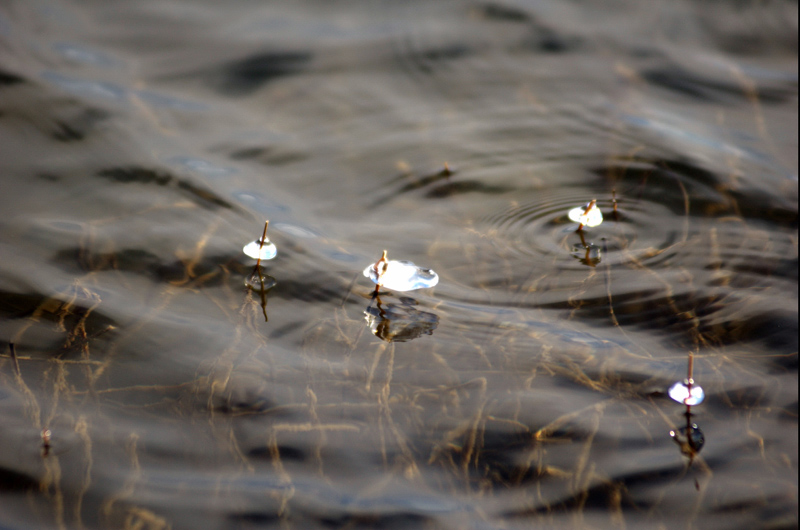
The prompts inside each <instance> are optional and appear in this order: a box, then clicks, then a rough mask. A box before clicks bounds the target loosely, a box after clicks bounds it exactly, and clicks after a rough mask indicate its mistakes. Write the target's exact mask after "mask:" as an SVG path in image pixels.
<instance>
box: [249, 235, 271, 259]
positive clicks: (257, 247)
mask: <svg viewBox="0 0 800 530" xmlns="http://www.w3.org/2000/svg"><path fill="white" fill-rule="evenodd" d="M242 250H243V251H244V253H245V254H247V255H248V256H249V257H251V258H253V259H259V258H261V259H272V258H274V257H275V256H276V255H277V254H278V248H277V247H276V246H275V244H274V243H272V241H270V240H269V238H267V239H265V240H264V245H261V240H260V239H256V240H255V241H253V242H252V243H248V244H246V245H245V246H244V248H243V249H242Z"/></svg>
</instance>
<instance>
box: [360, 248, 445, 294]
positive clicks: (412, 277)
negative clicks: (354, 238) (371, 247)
mask: <svg viewBox="0 0 800 530" xmlns="http://www.w3.org/2000/svg"><path fill="white" fill-rule="evenodd" d="M364 276H366V277H367V278H369V279H370V280H372V281H373V282H374V283H376V284H377V285H379V286H384V287H386V288H387V289H393V290H395V291H413V290H414V289H424V288H426V287H433V286H434V285H436V284H437V283H439V275H437V274H436V273H435V272H433V271H432V270H431V269H423V268H420V267H417V266H416V265H414V264H413V263H411V262H410V261H396V260H391V261H388V260H387V259H386V251H384V252H383V257H382V258H381V259H379V260H378V261H377V262H375V263H373V264H372V265H370V266H368V267H367V268H366V269H364Z"/></svg>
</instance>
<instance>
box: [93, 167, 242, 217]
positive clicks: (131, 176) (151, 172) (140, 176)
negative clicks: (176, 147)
mask: <svg viewBox="0 0 800 530" xmlns="http://www.w3.org/2000/svg"><path fill="white" fill-rule="evenodd" d="M97 176H98V177H102V178H105V179H108V180H112V181H114V182H120V183H123V184H131V183H138V184H155V185H157V186H170V185H173V184H174V185H175V187H176V188H177V190H178V191H179V192H180V193H183V194H184V195H188V196H189V198H190V199H192V200H193V201H194V202H196V203H198V204H199V205H200V206H203V207H205V208H209V209H213V208H217V207H221V208H233V205H232V204H231V203H229V202H228V201H226V200H224V199H223V198H222V197H220V196H218V195H216V194H215V193H214V192H212V191H211V190H207V189H203V188H200V187H199V186H197V185H196V184H192V183H191V182H189V181H187V180H185V179H179V178H177V177H175V176H173V175H172V174H170V173H168V172H166V171H159V170H156V169H150V168H146V167H140V166H124V167H113V168H108V169H102V170H100V171H98V172H97Z"/></svg>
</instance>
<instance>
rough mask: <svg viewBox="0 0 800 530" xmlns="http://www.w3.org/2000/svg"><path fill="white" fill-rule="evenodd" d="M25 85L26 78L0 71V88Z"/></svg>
mask: <svg viewBox="0 0 800 530" xmlns="http://www.w3.org/2000/svg"><path fill="white" fill-rule="evenodd" d="M22 83H25V78H24V77H20V76H18V75H16V74H12V73H10V72H5V71H3V70H0V86H11V85H19V84H22Z"/></svg>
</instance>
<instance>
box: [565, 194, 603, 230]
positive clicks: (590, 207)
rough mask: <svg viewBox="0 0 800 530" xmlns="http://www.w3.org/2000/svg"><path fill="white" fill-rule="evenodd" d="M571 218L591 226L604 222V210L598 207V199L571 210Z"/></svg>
mask: <svg viewBox="0 0 800 530" xmlns="http://www.w3.org/2000/svg"><path fill="white" fill-rule="evenodd" d="M568 215H569V218H570V220H572V221H574V222H576V223H578V224H581V225H586V226H589V227H592V226H597V225H599V224H600V223H602V222H603V212H601V211H600V208H598V207H597V202H596V201H594V200H593V201H590V202H588V203H586V205H585V206H578V207H577V208H573V209H572V210H570V211H569V214H568Z"/></svg>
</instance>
